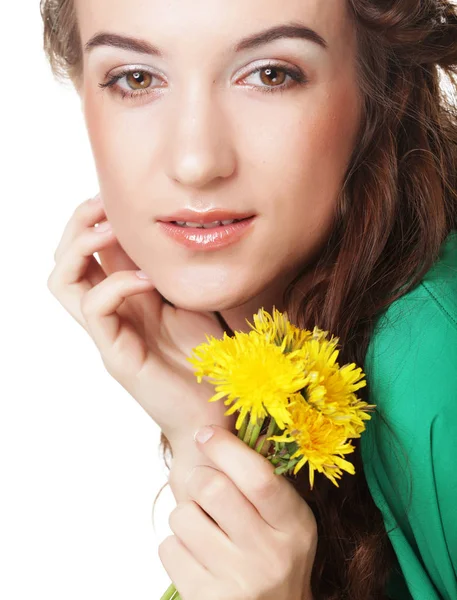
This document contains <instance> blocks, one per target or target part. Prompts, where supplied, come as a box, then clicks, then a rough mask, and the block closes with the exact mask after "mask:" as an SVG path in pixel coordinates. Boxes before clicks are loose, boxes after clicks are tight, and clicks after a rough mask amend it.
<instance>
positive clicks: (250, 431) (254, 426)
mask: <svg viewBox="0 0 457 600" xmlns="http://www.w3.org/2000/svg"><path fill="white" fill-rule="evenodd" d="M264 421H265V419H258V420H257V423H251V421H249V424H248V427H247V430H246V433H245V436H244V438H241V439H243V441H244V442H246V444H248V446H249V447H250V448H254V446H255V443H256V442H257V440H258V438H259V435H260V430H261V429H262V425H263V422H264Z"/></svg>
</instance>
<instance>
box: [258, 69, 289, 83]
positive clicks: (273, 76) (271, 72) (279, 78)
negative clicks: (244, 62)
mask: <svg viewBox="0 0 457 600" xmlns="http://www.w3.org/2000/svg"><path fill="white" fill-rule="evenodd" d="M263 73H265V75H266V76H265V77H264V75H263ZM278 74H279V75H278ZM286 77H287V74H286V73H285V71H283V70H282V69H278V68H275V67H264V68H263V69H260V79H261V80H262V83H265V84H271V83H272V82H273V84H274V86H276V85H282V84H283V83H284V80H285V78H286Z"/></svg>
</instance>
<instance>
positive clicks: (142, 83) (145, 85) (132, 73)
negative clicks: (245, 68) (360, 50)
mask: <svg viewBox="0 0 457 600" xmlns="http://www.w3.org/2000/svg"><path fill="white" fill-rule="evenodd" d="M257 74H258V75H259V79H260V84H259V85H253V87H254V88H258V90H259V91H260V92H261V93H267V94H271V93H280V92H285V91H287V90H289V89H291V88H295V87H297V86H304V85H306V84H307V83H308V78H307V77H306V75H305V74H304V73H303V71H302V70H301V69H299V68H298V67H291V66H285V65H282V64H278V63H274V62H269V63H268V64H266V65H262V66H260V67H257V68H256V69H254V70H253V71H251V72H250V73H248V75H246V76H245V77H243V80H245V79H247V78H249V77H252V76H253V75H257ZM288 78H289V81H288V82H287V79H288ZM154 79H158V77H156V76H155V75H154V73H152V72H151V71H149V70H147V69H145V68H143V67H141V68H135V67H129V68H125V69H122V70H121V71H120V72H118V73H116V74H114V75H112V76H111V77H109V78H108V80H107V81H105V82H103V83H99V84H98V85H99V87H101V88H103V89H105V88H106V89H109V90H110V91H111V92H112V93H113V94H117V95H119V96H121V98H122V99H123V100H134V99H135V98H138V97H140V96H143V97H144V96H146V95H149V94H151V93H153V92H154V91H155V90H159V89H160V88H161V87H162V86H158V87H152V85H151V84H152V82H153V81H154ZM121 82H123V83H125V85H126V86H127V87H125V86H121V85H120V83H121ZM249 87H251V84H250V85H249Z"/></svg>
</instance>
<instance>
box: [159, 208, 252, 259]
mask: <svg viewBox="0 0 457 600" xmlns="http://www.w3.org/2000/svg"><path fill="white" fill-rule="evenodd" d="M254 221H255V216H253V217H249V218H247V219H243V220H242V221H238V222H237V223H232V224H231V225H219V226H217V227H212V228H211V229H204V228H202V227H184V226H181V225H177V224H176V223H173V222H162V221H158V225H159V227H160V229H161V230H162V231H163V232H164V233H165V235H167V236H169V237H170V238H171V239H173V240H174V241H175V242H177V243H178V244H181V245H182V246H184V247H186V248H191V249H193V250H202V251H205V250H215V249H219V248H225V247H226V246H229V245H231V244H234V243H236V242H237V241H238V240H240V239H241V238H242V237H243V236H244V235H246V234H247V233H248V232H249V231H251V230H252V227H253V223H254Z"/></svg>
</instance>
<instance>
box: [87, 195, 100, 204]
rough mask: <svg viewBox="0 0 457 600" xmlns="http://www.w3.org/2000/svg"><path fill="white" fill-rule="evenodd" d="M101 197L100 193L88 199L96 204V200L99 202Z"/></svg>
mask: <svg viewBox="0 0 457 600" xmlns="http://www.w3.org/2000/svg"><path fill="white" fill-rule="evenodd" d="M101 200H102V199H101V197H100V194H97V195H96V196H94V197H93V198H91V199H90V201H91V202H93V203H94V204H96V203H97V202H101Z"/></svg>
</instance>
